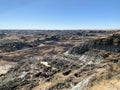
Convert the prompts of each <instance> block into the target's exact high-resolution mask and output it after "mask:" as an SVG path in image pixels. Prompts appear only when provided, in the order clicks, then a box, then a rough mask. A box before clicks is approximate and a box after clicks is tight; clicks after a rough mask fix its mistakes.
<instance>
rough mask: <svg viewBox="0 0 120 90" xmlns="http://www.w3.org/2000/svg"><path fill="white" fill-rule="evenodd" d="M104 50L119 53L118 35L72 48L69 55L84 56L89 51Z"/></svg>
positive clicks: (119, 38) (119, 41)
mask: <svg viewBox="0 0 120 90" xmlns="http://www.w3.org/2000/svg"><path fill="white" fill-rule="evenodd" d="M93 49H96V50H98V51H99V50H105V51H109V52H117V53H119V52H120V34H114V35H112V36H110V37H107V38H102V39H96V40H92V41H88V42H85V43H82V44H80V45H77V46H74V47H73V48H71V49H70V50H69V53H70V54H84V53H85V52H87V51H89V50H93Z"/></svg>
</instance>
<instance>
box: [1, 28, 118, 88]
mask: <svg viewBox="0 0 120 90" xmlns="http://www.w3.org/2000/svg"><path fill="white" fill-rule="evenodd" d="M101 89H102V90H120V31H119V30H111V31H110V30H62V31H61V30H1V31H0V90H101Z"/></svg>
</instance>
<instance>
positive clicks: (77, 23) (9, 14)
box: [0, 0, 120, 29]
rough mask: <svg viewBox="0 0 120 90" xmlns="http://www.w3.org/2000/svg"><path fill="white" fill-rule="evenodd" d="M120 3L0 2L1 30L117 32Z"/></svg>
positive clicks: (99, 0) (80, 0)
mask: <svg viewBox="0 0 120 90" xmlns="http://www.w3.org/2000/svg"><path fill="white" fill-rule="evenodd" d="M118 28H120V0H0V29H118Z"/></svg>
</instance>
